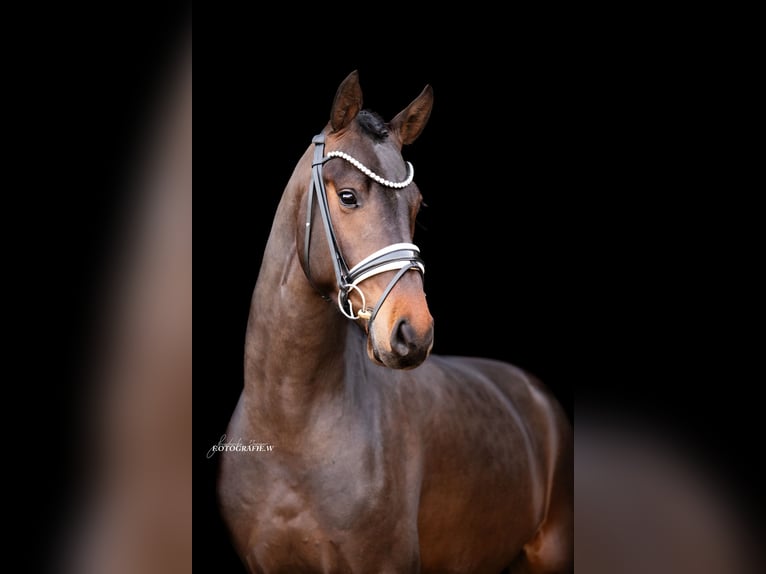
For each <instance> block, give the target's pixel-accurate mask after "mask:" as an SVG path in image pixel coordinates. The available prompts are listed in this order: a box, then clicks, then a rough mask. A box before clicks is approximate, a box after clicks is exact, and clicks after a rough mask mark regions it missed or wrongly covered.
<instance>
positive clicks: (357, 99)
mask: <svg viewBox="0 0 766 574" xmlns="http://www.w3.org/2000/svg"><path fill="white" fill-rule="evenodd" d="M361 109H362V88H361V87H360V86H359V73H358V72H357V71H356V70H354V71H353V72H351V73H350V74H349V75H348V76H347V77H346V79H345V80H343V82H341V84H340V86H338V91H337V92H336V93H335V100H334V101H333V103H332V112H330V125H331V126H332V131H334V132H337V131H338V130H342V129H343V128H345V127H346V126H347V125H348V124H350V123H351V121H352V120H353V119H354V118H355V117H356V114H358V113H359V110H361Z"/></svg>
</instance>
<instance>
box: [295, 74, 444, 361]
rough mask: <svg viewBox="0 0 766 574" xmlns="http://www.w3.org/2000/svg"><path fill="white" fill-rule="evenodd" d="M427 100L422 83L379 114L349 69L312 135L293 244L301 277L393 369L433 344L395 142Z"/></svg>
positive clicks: (424, 115) (414, 196) (411, 196)
mask: <svg viewBox="0 0 766 574" xmlns="http://www.w3.org/2000/svg"><path fill="white" fill-rule="evenodd" d="M432 105H433V92H432V90H431V87H430V86H426V87H425V89H424V90H423V92H422V93H421V94H420V95H419V96H418V97H417V98H416V99H415V100H413V101H412V103H410V105H408V106H407V107H406V108H405V109H404V110H402V111H401V112H400V113H399V114H397V115H396V116H395V117H394V118H393V119H391V120H390V121H389V122H386V121H385V120H384V119H383V118H381V117H380V116H378V115H377V114H375V113H373V112H370V111H368V110H363V109H362V91H361V88H360V86H359V77H358V74H357V72H352V73H351V74H350V75H349V76H348V77H347V78H346V79H345V80H344V81H343V82H342V83H341V85H340V86H339V88H338V91H337V93H336V95H335V99H334V101H333V105H332V110H331V113H330V121H329V122H328V124H327V126H326V127H325V128H324V130H322V132H321V133H320V134H319V135H318V136H317V137H315V138H314V154H313V158H314V159H313V161H312V168H311V169H312V175H311V178H310V183H309V185H308V186H307V189H308V193H307V194H306V195H305V196H304V198H303V203H302V205H301V210H300V217H301V222H303V223H301V225H299V226H298V229H299V233H298V237H297V240H298V243H299V249H298V252H299V253H301V264H302V266H303V269H304V272H305V273H306V276H307V278H308V279H309V281H310V282H311V283H312V284H313V285H314V287H315V288H316V290H317V291H318V292H319V293H320V294H322V295H323V296H324V297H325V298H329V299H331V300H332V301H333V302H335V303H336V304H337V305H338V308H339V310H340V311H341V312H342V313H343V314H344V315H345V316H346V317H348V318H349V319H351V320H354V321H356V322H357V323H358V324H359V325H360V326H361V328H362V329H363V330H364V331H365V332H366V333H367V353H368V356H369V357H370V359H371V360H372V361H374V362H375V363H378V364H381V365H384V366H386V367H390V368H395V369H407V368H414V367H417V366H418V365H420V364H421V363H422V362H423V361H424V360H425V358H426V357H427V356H428V354H429V352H430V351H431V347H432V346H433V317H432V316H431V314H430V312H429V310H428V305H427V304H426V299H425V293H424V291H423V277H422V275H423V271H424V264H423V261H422V260H421V259H420V253H419V249H418V248H417V246H416V245H414V244H413V243H412V237H413V234H414V230H415V218H416V216H417V213H418V210H419V208H420V204H421V201H422V198H421V195H420V191H419V190H418V187H417V185H416V184H415V183H414V181H413V167H412V165H411V164H409V163H408V162H405V161H404V159H403V157H402V146H404V145H408V144H411V143H412V142H413V141H415V139H416V138H417V137H418V136H419V135H420V133H421V132H422V130H423V128H424V127H425V124H426V122H427V121H428V117H429V115H430V113H431V108H432ZM304 223H305V224H304ZM323 230H324V231H323ZM321 243H324V244H325V246H324V247H322V246H321ZM328 245H329V249H327V247H326V246H328Z"/></svg>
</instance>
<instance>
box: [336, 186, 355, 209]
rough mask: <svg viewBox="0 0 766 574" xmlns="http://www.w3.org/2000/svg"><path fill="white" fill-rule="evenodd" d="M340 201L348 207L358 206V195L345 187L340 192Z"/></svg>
mask: <svg viewBox="0 0 766 574" xmlns="http://www.w3.org/2000/svg"><path fill="white" fill-rule="evenodd" d="M338 197H340V202H341V203H342V204H343V205H345V206H346V207H356V195H354V193H353V192H352V191H349V190H347V189H344V190H342V191H340V192H339V193H338Z"/></svg>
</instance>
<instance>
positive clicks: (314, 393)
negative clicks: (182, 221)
mask: <svg viewBox="0 0 766 574" xmlns="http://www.w3.org/2000/svg"><path fill="white" fill-rule="evenodd" d="M309 151H311V150H309ZM309 166H310V156H309V152H307V153H306V154H305V155H304V157H303V158H302V159H301V161H300V162H299V164H298V166H297V167H296V170H295V173H294V174H293V177H292V178H291V180H290V182H289V183H288V185H287V188H286V189H285V193H284V194H283V196H282V200H281V201H280V204H279V207H278V208H277V213H276V216H275V218H274V223H273V225H272V229H271V234H270V236H269V240H268V242H267V245H266V249H265V251H264V255H263V262H262V264H261V270H260V273H259V275H258V280H257V281H256V285H255V289H254V291H253V297H252V301H251V305H250V315H249V319H248V325H247V333H246V338H245V388H244V397H245V401H246V403H247V406H248V412H250V415H251V416H250V418H251V421H253V423H254V424H255V421H258V422H260V423H261V424H264V425H266V426H269V428H270V429H271V430H272V431H273V430H274V427H279V428H280V431H281V432H282V433H287V432H289V430H290V428H289V427H294V430H296V431H297V430H298V429H302V428H303V427H304V426H305V422H306V419H307V417H308V415H309V411H310V410H311V409H312V408H313V407H314V406H315V405H316V403H317V402H319V401H322V400H329V399H332V400H338V398H339V396H340V395H341V393H339V392H338V389H339V388H340V387H342V385H343V379H344V373H345V366H344V364H345V362H346V360H348V358H349V357H348V352H347V351H346V350H345V347H346V344H345V343H346V338H347V336H348V332H349V329H348V327H349V325H348V320H347V319H345V318H343V317H342V315H341V314H340V313H339V312H338V310H337V308H335V307H334V306H333V305H332V304H331V303H328V302H327V301H325V300H323V299H322V298H321V297H320V295H319V294H318V293H317V292H316V291H315V290H314V288H313V287H312V286H311V285H310V283H309V281H308V279H307V277H306V274H305V272H304V271H303V268H302V267H301V263H300V259H299V257H298V252H297V245H298V240H297V228H296V226H297V225H298V219H299V218H298V213H299V211H300V206H301V202H302V200H303V198H304V196H305V194H306V193H307V189H308V176H307V175H306V176H304V177H299V175H298V174H300V173H304V174H307V173H308V170H309ZM317 237H320V236H319V235H317ZM316 248H317V249H322V248H326V247H325V246H322V245H320V244H319V243H317V247H316ZM354 347H355V348H358V349H359V351H360V352H363V349H364V346H363V345H354Z"/></svg>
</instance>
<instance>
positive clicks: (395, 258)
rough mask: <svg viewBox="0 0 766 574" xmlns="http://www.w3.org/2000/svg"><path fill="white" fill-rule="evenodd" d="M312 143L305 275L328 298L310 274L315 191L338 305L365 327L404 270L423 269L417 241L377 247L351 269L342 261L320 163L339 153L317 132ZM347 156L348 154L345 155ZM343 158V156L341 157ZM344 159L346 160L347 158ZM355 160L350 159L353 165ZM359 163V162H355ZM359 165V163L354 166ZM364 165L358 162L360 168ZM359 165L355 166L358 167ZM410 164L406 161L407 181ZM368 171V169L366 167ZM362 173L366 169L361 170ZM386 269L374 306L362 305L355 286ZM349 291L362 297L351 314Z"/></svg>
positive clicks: (391, 185)
mask: <svg viewBox="0 0 766 574" xmlns="http://www.w3.org/2000/svg"><path fill="white" fill-rule="evenodd" d="M312 142H313V143H314V159H313V161H312V163H311V184H310V187H309V195H308V203H307V207H306V229H305V233H306V235H305V239H304V258H305V265H306V277H307V278H308V280H309V283H311V285H312V286H313V287H314V289H316V290H317V292H319V293H320V294H321V295H322V297H323V298H324V299H327V300H329V299H330V298H329V297H328V296H327V295H326V294H324V293H322V291H321V290H320V289H319V288H318V287H317V286H316V284H315V283H314V281H313V279H312V278H311V265H310V263H309V262H310V255H311V225H312V220H313V212H314V195H315V194H316V199H317V204H318V205H319V213H320V215H321V217H322V223H323V224H324V229H325V235H326V237H327V244H328V245H329V247H330V252H331V254H332V262H333V269H334V271H335V280H336V283H337V286H338V307H339V308H340V310H341V312H342V313H343V314H344V315H345V316H346V317H348V318H349V319H359V318H364V319H368V321H369V323H368V327H369V325H370V324H371V323H372V321H373V320H374V319H375V317H376V316H377V314H378V311H379V310H380V307H381V306H382V305H383V302H384V301H385V299H386V297H387V296H388V294H389V293H390V292H391V290H392V289H393V288H394V285H396V283H397V282H398V281H399V279H401V278H402V277H403V276H404V274H405V273H406V272H407V271H409V270H410V269H414V270H416V271H418V272H419V273H420V274H421V275H422V274H423V273H424V272H425V265H424V263H423V260H422V259H421V258H420V249H419V248H418V246H417V245H414V244H412V243H394V244H392V245H389V246H387V247H384V248H383V249H379V250H378V251H376V252H375V253H373V254H371V255H369V256H367V257H365V258H364V259H363V260H362V261H360V262H359V263H357V264H356V265H354V267H352V268H351V269H349V268H348V265H346V261H345V260H344V259H343V255H342V254H341V251H340V246H339V245H338V241H337V239H336V237H335V230H334V229H333V225H332V220H331V219H330V208H329V204H328V202H327V189H326V187H325V184H324V180H323V178H322V166H323V165H324V163H325V162H326V161H328V160H329V159H332V158H333V157H340V155H339V154H338V153H335V152H333V153H332V154H328V155H325V153H324V145H325V135H324V134H319V135H317V136H315V137H314V139H313V140H312ZM349 157H350V156H349ZM344 159H346V158H345V157H344ZM347 161H348V160H347ZM357 163H359V162H356V161H355V160H354V161H353V162H352V164H354V165H355V166H356V164H357ZM359 165H361V164H359ZM356 167H359V166H356ZM363 167H364V166H362V168H363ZM362 168H359V169H362ZM411 170H412V166H411V165H410V181H411V174H412V172H411ZM367 171H369V170H367ZM365 173H366V172H365ZM375 180H376V181H378V183H381V178H376V179H375ZM381 185H384V186H387V187H396V188H401V186H400V184H397V183H394V182H389V181H388V180H382V183H381ZM386 271H397V273H396V275H395V276H394V277H393V279H392V280H391V281H390V282H389V284H388V285H387V286H386V288H385V289H384V291H383V294H382V295H381V296H380V299H378V302H377V304H376V305H375V308H374V309H373V310H372V311H371V312H370V311H369V310H368V309H366V308H365V307H366V302H365V299H364V293H363V292H362V291H361V289H359V287H358V285H359V283H361V282H362V281H364V280H365V279H369V278H370V277H373V276H375V275H378V274H380V273H385V272H386ZM351 291H359V294H360V296H361V298H362V309H360V310H359V311H357V313H356V314H354V311H353V308H352V305H351V302H350V300H349V297H350V293H351Z"/></svg>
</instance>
